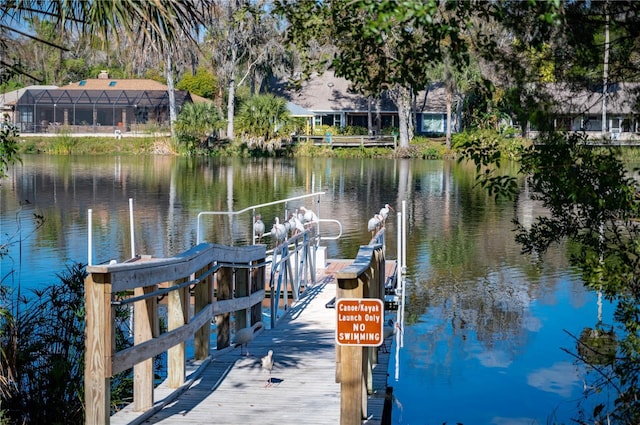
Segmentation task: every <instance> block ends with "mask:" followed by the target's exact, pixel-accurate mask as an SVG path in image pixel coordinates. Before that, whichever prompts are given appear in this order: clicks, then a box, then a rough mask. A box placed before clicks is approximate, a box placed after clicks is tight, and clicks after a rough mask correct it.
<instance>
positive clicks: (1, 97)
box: [0, 86, 58, 108]
mask: <svg viewBox="0 0 640 425" xmlns="http://www.w3.org/2000/svg"><path fill="white" fill-rule="evenodd" d="M57 88H58V86H27V87H23V88H21V89H18V90H12V91H9V92H6V93H2V94H0V108H4V107H5V105H7V106H9V105H15V104H16V102H17V101H18V99H20V97H22V95H23V94H24V93H25V92H26V91H27V90H54V89H57Z"/></svg>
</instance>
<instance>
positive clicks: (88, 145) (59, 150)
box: [19, 134, 175, 155]
mask: <svg viewBox="0 0 640 425" xmlns="http://www.w3.org/2000/svg"><path fill="white" fill-rule="evenodd" d="M19 146H20V152H21V153H44V154H50V155H108V154H114V153H122V154H132V155H136V154H173V153H175V148H174V146H173V145H172V143H171V141H170V139H169V138H168V137H154V136H144V137H122V138H121V139H117V138H115V137H113V136H111V137H97V136H96V137H87V136H83V137H73V136H71V135H70V134H60V135H57V136H54V137H21V138H20V142H19Z"/></svg>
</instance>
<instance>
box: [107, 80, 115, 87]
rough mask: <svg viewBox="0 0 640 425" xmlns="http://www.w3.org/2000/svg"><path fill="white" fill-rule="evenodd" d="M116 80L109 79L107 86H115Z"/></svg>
mask: <svg viewBox="0 0 640 425" xmlns="http://www.w3.org/2000/svg"><path fill="white" fill-rule="evenodd" d="M116 83H117V81H109V87H115V86H116Z"/></svg>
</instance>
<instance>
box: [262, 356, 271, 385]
mask: <svg viewBox="0 0 640 425" xmlns="http://www.w3.org/2000/svg"><path fill="white" fill-rule="evenodd" d="M260 360H261V362H262V369H263V370H264V371H265V372H269V379H268V380H267V384H266V385H265V388H266V387H270V386H271V370H272V369H273V350H269V352H268V353H267V355H266V356H264V357H262V359H260Z"/></svg>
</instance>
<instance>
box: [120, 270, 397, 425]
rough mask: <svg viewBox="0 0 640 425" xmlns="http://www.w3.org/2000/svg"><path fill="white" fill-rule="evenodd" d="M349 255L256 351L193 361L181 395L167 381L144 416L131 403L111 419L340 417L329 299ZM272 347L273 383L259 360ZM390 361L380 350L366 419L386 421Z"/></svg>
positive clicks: (257, 342)
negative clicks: (245, 354) (337, 272)
mask: <svg viewBox="0 0 640 425" xmlns="http://www.w3.org/2000/svg"><path fill="white" fill-rule="evenodd" d="M351 262H352V261H345V260H329V261H328V265H327V268H326V269H325V270H324V273H323V275H322V276H319V277H318V281H317V282H318V283H316V285H315V286H314V287H312V288H308V289H307V290H306V291H305V293H304V296H302V297H301V299H300V300H299V301H298V302H297V303H295V304H294V305H293V306H292V307H291V308H290V309H289V310H288V311H287V313H286V314H285V315H284V317H282V318H281V319H280V321H279V323H278V326H277V328H276V329H266V330H264V331H262V332H261V333H260V334H258V335H257V336H256V337H255V339H254V340H253V341H252V343H251V344H250V345H249V352H250V353H251V355H250V356H241V355H240V349H239V348H238V349H233V350H223V351H222V352H219V353H214V355H213V356H211V357H210V358H208V359H207V360H205V361H204V362H202V363H200V364H196V365H193V366H194V370H192V371H191V374H190V376H189V377H188V379H187V383H185V385H184V386H183V388H181V390H180V391H178V392H177V393H180V394H179V395H177V396H170V395H169V394H170V393H171V392H172V391H170V390H169V389H167V388H166V387H165V386H164V384H162V385H160V386H159V387H157V388H156V389H155V390H154V400H156V401H155V404H154V408H153V409H151V410H150V411H148V412H146V414H144V415H141V414H138V413H136V412H133V409H132V408H131V407H129V408H126V409H124V410H123V411H121V412H118V413H117V414H115V415H113V416H112V417H111V424H141V423H143V424H158V423H166V424H204V423H220V424H233V423H242V424H260V425H269V424H273V425H281V424H293V423H305V424H331V425H333V424H338V423H340V384H338V383H336V379H335V377H336V375H335V371H336V363H335V360H336V354H335V327H336V313H335V310H334V309H330V308H327V304H328V303H330V301H331V300H332V299H333V298H334V297H335V296H336V279H335V276H334V273H335V272H336V271H339V270H341V269H342V268H344V267H345V266H347V265H349V264H350V263H351ZM394 267H395V265H394V262H392V261H389V262H387V264H386V268H387V270H391V271H392V270H393V269H394ZM319 271H321V270H319ZM386 345H387V346H390V345H391V341H387V342H386ZM268 350H273V352H274V354H273V356H274V362H275V363H274V368H273V372H272V375H271V376H272V384H271V385H270V386H266V384H267V378H268V374H267V373H266V372H265V371H263V370H262V368H261V364H260V358H261V357H262V356H264V355H266V354H267V352H268ZM388 362H389V354H387V353H383V350H380V351H379V357H378V365H376V366H375V368H374V378H373V382H374V392H373V394H371V395H370V396H369V401H368V403H367V410H368V414H367V416H368V417H367V419H366V420H364V421H363V424H372V425H373V424H380V423H381V419H382V415H383V405H384V398H385V391H386V386H387V369H388ZM188 373H189V372H188Z"/></svg>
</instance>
